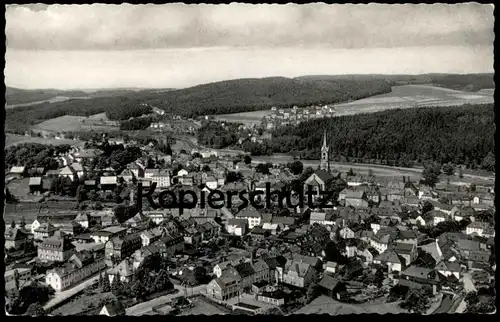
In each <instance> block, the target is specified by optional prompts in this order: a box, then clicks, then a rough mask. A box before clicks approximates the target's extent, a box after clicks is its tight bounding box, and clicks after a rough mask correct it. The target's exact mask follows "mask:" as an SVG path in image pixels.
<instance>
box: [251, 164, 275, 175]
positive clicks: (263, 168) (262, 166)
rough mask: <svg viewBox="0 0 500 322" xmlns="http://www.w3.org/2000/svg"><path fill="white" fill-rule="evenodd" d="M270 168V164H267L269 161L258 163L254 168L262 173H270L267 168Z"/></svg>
mask: <svg viewBox="0 0 500 322" xmlns="http://www.w3.org/2000/svg"><path fill="white" fill-rule="evenodd" d="M270 168H272V165H271V166H269V163H259V164H258V165H257V167H256V168H255V171H257V172H259V173H262V174H270V173H271V172H270V171H269V169H270Z"/></svg>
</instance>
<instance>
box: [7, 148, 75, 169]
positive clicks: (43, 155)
mask: <svg viewBox="0 0 500 322" xmlns="http://www.w3.org/2000/svg"><path fill="white" fill-rule="evenodd" d="M70 148H71V147H70V146H69V145H57V146H53V145H44V144H39V143H22V144H17V145H14V146H10V147H8V148H7V149H5V160H4V161H5V164H4V166H5V169H10V168H11V167H13V166H25V167H27V168H33V167H43V168H45V169H47V170H51V169H52V170H54V169H57V167H58V163H57V160H56V159H55V158H54V157H55V156H56V155H58V154H59V153H66V152H68V151H69V150H70Z"/></svg>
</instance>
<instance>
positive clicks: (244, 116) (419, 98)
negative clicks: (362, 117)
mask: <svg viewBox="0 0 500 322" xmlns="http://www.w3.org/2000/svg"><path fill="white" fill-rule="evenodd" d="M493 94H494V90H489V89H483V90H481V91H478V92H475V93H470V92H463V91H456V90H452V89H448V88H443V87H435V86H432V85H402V86H394V87H392V92H391V93H387V94H380V95H375V96H372V97H369V98H365V99H361V100H356V101H353V102H349V103H341V104H336V105H335V112H336V113H335V115H338V116H341V115H353V114H359V113H373V112H379V111H383V110H387V109H396V108H401V109H403V108H414V107H426V106H455V105H464V104H485V103H493V102H494V99H493ZM268 115H271V110H264V111H256V112H246V113H233V114H222V115H217V116H216V117H215V118H216V119H218V120H225V121H227V122H235V123H243V124H247V125H249V124H259V123H260V121H261V120H262V118H263V117H264V116H268Z"/></svg>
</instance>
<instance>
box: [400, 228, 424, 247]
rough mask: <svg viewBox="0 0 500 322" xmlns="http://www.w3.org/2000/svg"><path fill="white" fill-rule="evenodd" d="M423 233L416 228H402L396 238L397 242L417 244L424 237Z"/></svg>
mask: <svg viewBox="0 0 500 322" xmlns="http://www.w3.org/2000/svg"><path fill="white" fill-rule="evenodd" d="M422 237H423V236H422V235H421V234H419V233H418V232H417V231H414V230H400V231H398V234H397V237H396V239H395V240H394V241H395V242H397V243H404V244H413V245H415V246H416V245H417V244H418V242H419V241H420V240H421V239H422Z"/></svg>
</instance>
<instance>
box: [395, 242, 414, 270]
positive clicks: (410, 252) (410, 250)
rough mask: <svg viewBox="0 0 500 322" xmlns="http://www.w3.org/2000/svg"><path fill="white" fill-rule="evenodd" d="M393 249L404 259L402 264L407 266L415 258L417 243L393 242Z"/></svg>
mask: <svg viewBox="0 0 500 322" xmlns="http://www.w3.org/2000/svg"><path fill="white" fill-rule="evenodd" d="M394 251H395V252H396V254H398V256H399V257H400V258H403V259H404V263H403V264H404V266H405V267H406V266H409V265H410V264H411V263H413V261H414V260H415V259H417V255H418V253H417V245H416V244H411V243H398V242H396V243H395V246H394Z"/></svg>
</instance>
